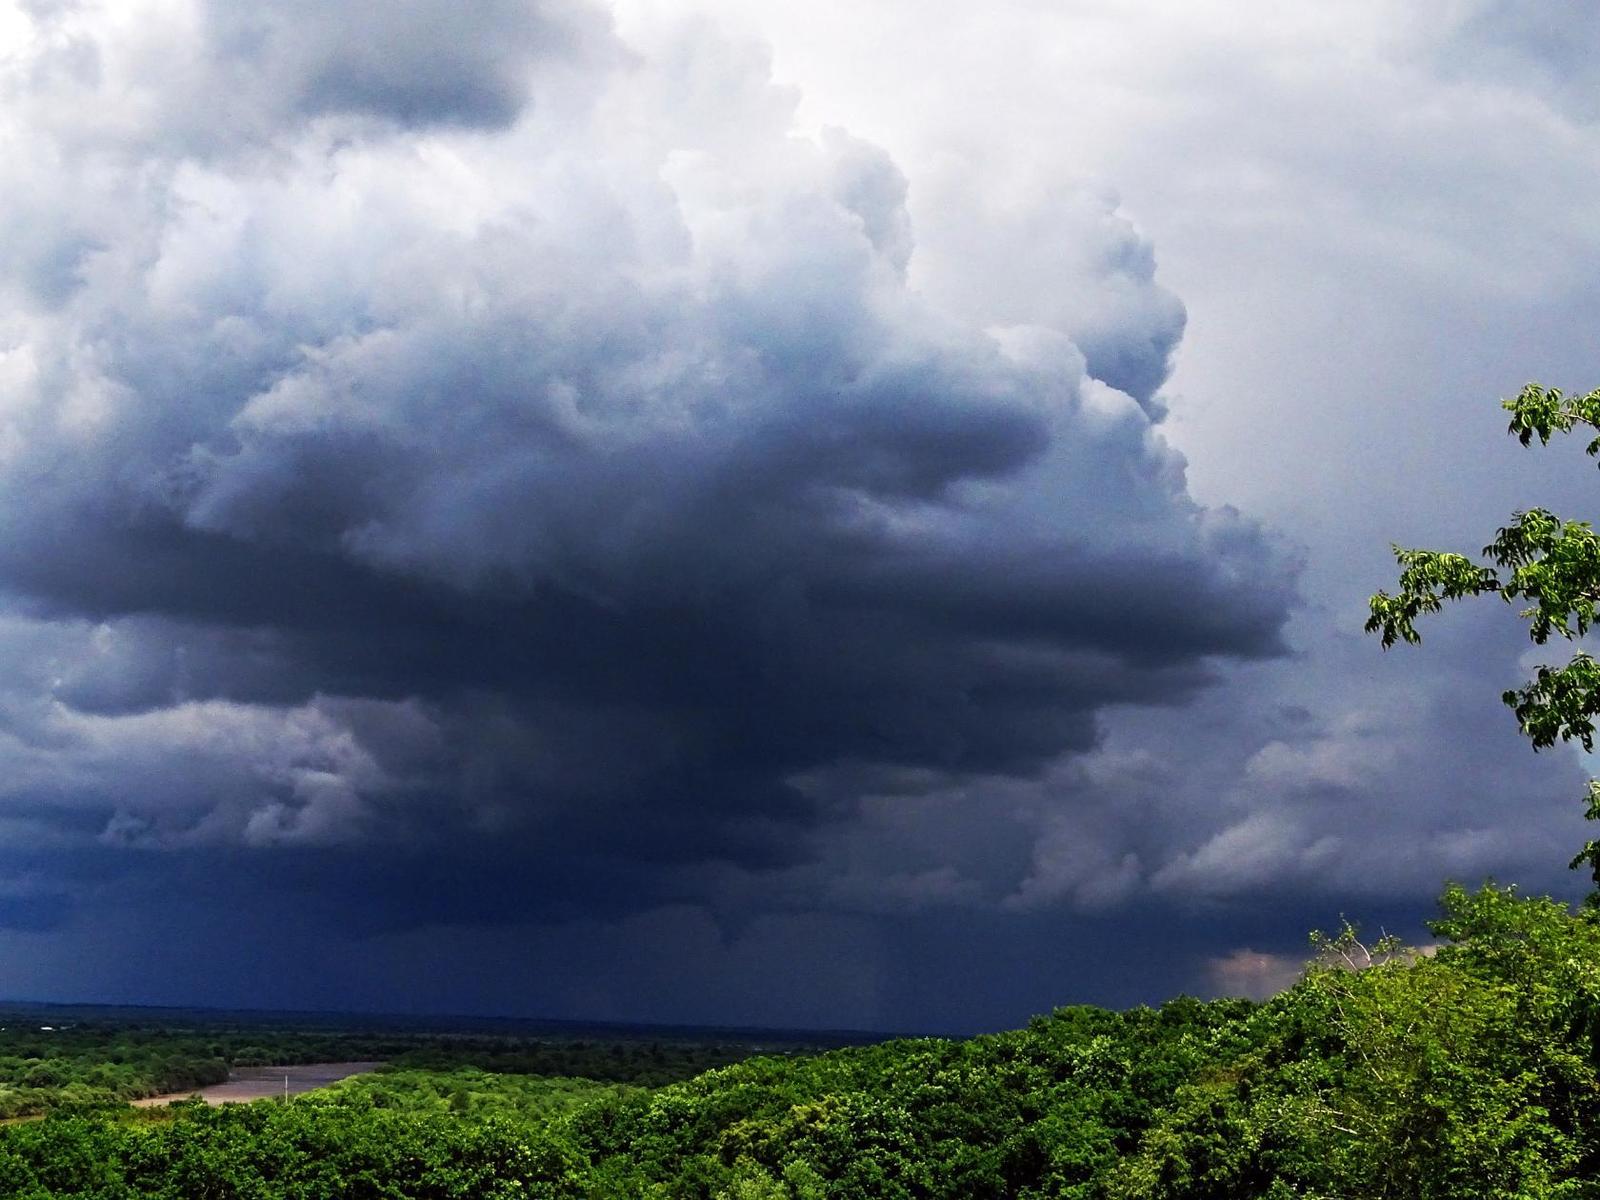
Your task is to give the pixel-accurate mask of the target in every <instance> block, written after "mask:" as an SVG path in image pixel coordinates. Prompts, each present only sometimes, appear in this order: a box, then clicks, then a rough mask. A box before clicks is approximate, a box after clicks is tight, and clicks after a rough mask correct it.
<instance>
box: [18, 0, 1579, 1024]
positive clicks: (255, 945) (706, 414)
mask: <svg viewBox="0 0 1600 1200" xmlns="http://www.w3.org/2000/svg"><path fill="white" fill-rule="evenodd" d="M802 7H803V9H804V10H803V11H802ZM1419 14H1420V15H1419ZM1552 17H1553V19H1555V20H1557V22H1558V24H1560V26H1561V27H1562V28H1563V29H1566V30H1568V31H1569V34H1570V36H1566V37H1562V38H1555V39H1552V38H1551V37H1549V36H1548V30H1547V29H1546V28H1545V27H1544V26H1542V25H1541V26H1537V27H1536V26H1531V25H1529V24H1528V23H1527V22H1526V21H1525V20H1524V19H1523V18H1522V17H1521V16H1520V15H1519V11H1517V10H1513V9H1512V8H1511V6H1506V5H1499V4H1492V3H1471V4H1466V5H1460V4H1456V5H1445V4H1440V5H1438V6H1437V9H1436V10H1435V9H1434V8H1429V9H1428V11H1427V12H1426V13H1422V12H1421V10H1419V9H1417V8H1416V7H1415V6H1409V5H1401V4H1399V3H1394V4H1388V3H1380V4H1376V5H1373V6H1369V7H1367V8H1366V9H1363V10H1362V11H1360V12H1356V11H1354V10H1350V11H1347V12H1341V13H1315V14H1313V13H1311V12H1309V11H1308V12H1305V13H1285V12H1282V11H1280V10H1279V8H1278V6H1273V5H1268V4H1265V3H1264V2H1263V3H1261V4H1250V5H1246V6H1244V8H1242V9H1241V8H1240V7H1239V6H1237V5H1222V4H1217V5H1212V4H1183V5H1180V4H1176V3H1168V2H1165V0H1147V2H1143V3H1139V4H1134V5H1129V6H1126V7H1125V8H1124V9H1121V10H1119V11H1118V12H1117V13H1115V14H1112V13H1107V12H1103V11H1101V10H1100V9H1099V8H1098V6H1095V5H1090V4H1084V5H1077V4H1067V5H1062V6H1055V7H1051V8H1050V9H1049V10H1048V11H1044V10H1041V9H1039V8H1038V7H1036V6H1032V5H1030V4H1027V3H1025V2H1024V0H1016V3H1014V4H1011V3H1007V4H1002V5H1000V6H999V7H998V8H997V9H996V10H995V11H993V12H990V13H987V14H984V15H983V17H982V19H980V17H979V15H978V14H976V13H974V14H965V15H960V16H958V17H953V18H952V19H951V20H950V21H947V22H938V23H935V22H931V21H929V20H928V19H927V17H926V15H925V14H922V13H921V10H920V9H919V8H918V7H917V6H913V5H910V4H904V5H902V4H899V3H898V0H896V2H894V3H888V4H885V5H883V6H881V7H875V8H874V9H873V10H872V12H871V13H867V14H862V13H853V12H852V11H851V6H848V5H843V4H840V5H833V4H832V3H823V4H820V5H813V6H792V5H788V4H786V3H777V2H774V3H772V4H767V5H758V6H753V7H752V6H744V5H733V4H731V3H730V4H723V3H722V2H721V0H702V2H697V3H680V4H669V3H665V2H664V0H661V2H657V0H626V2H619V3H617V4H616V5H615V6H612V7H607V6H605V5H602V4H598V3H584V2H569V0H560V2H551V3H533V2H530V0H493V2H490V3H484V4H478V5H474V6H472V7H471V8H470V9H467V10H463V9H460V8H459V7H458V6H455V5H449V4H445V3H443V2H442V0H404V2H401V3H370V2H367V0H360V2H355V0H352V2H350V3H343V4H337V5H327V4H314V3H307V2H303V0H277V2H274V3H267V4H262V5H256V6H250V7H249V8H248V9H246V8H242V7H240V6H237V5H230V4H224V3H220V2H217V0H139V2H138V3H136V4H117V5H112V4H97V3H92V2H90V0H83V2H81V3H80V2H74V0H61V2H55V3H52V2H46V0H12V2H11V3H8V4H0V137H3V138H4V140H5V145H6V148H7V153H6V155H5V156H4V162H5V164H6V165H5V167H4V168H3V169H4V170H5V171H6V173H7V176H8V178H7V179H6V180H5V183H4V186H3V187H0V245H4V246H5V247H6V248H7V251H8V252H7V254H6V255H5V256H3V257H0V293H3V296H4V303H3V305H0V597H3V606H0V658H3V661H4V665H5V669H4V670H3V671H0V967H3V968H4V969H3V971H0V992H3V993H8V994H11V995H15V996H27V997H32V998H38V999H50V1000H64V1001H66V1000H86V1001H105V1002H126V1003H158V1004H159V1003H170V1004H180V1005H182V1004H201V1005H216V1006H225V1007H235V1006H238V1007H277V1008H293V1009H341V1010H371V1011H388V1012H417V1013H425V1012H463V1013H485V1014H503V1015H529V1016H545V1017H555V1018H571V1019H579V1020H584V1019H589V1020H618V1021H662V1022H675V1023H686V1024H748V1025H757V1026H766V1027H805V1026H814V1027H832V1028H866V1029H874V1028H875V1029H889V1030H898V1031H912V1030H930V1031H944V1030H949V1031H969V1030H978V1029H988V1028H998V1027H1002V1026H1005V1025H1012V1024H1016V1023H1019V1022H1021V1021H1024V1020H1025V1019H1026V1018H1027V1016H1028V1015H1029V1014H1030V1013H1033V1012H1037V1011H1041V1010H1046V1009H1049V1008H1050V1007H1052V1006H1054V1005H1057V1004H1064V1003H1073V1002H1080V1001H1091V1002H1099V1003H1110V1004H1130V1003H1137V1002H1149V1001H1155V1000H1159V999H1161V998H1163V997H1165V996H1168V995H1172V994H1175V993H1177V992H1180V991H1189V992H1198V993H1201V994H1208V995H1209V994H1224V993H1245V994H1260V993H1262V992H1264V991H1266V990H1270V989H1271V988H1273V987H1275V986H1279V985H1281V983H1282V982H1283V981H1284V980H1286V979H1288V978H1291V977H1292V975H1293V972H1294V970H1295V967H1296V964H1297V963H1298V962H1299V961H1300V960H1301V958H1303V955H1304V949H1303V948H1304V946H1305V938H1306V934H1307V932H1308V931H1309V930H1310V929H1312V928H1316V927H1319V926H1328V925H1330V924H1333V923H1335V922H1337V920H1338V919H1339V918H1340V916H1341V915H1342V914H1343V915H1349V916H1351V917H1353V918H1356V919H1360V920H1362V921H1364V922H1365V923H1367V924H1368V925H1369V926H1376V925H1381V926H1384V927H1387V928H1391V929H1398V930H1401V931H1403V932H1404V933H1406V934H1407V935H1408V936H1416V937H1422V936H1425V934H1424V932H1423V930H1422V926H1421V922H1422V920H1423V919H1424V918H1425V917H1426V916H1427V915H1428V913H1429V912H1430V910H1431V902H1432V897H1433V896H1434V895H1436V894H1437V892H1438V890H1439V887H1440V885H1441V883H1442V882H1443V881H1444V880H1445V879H1446V878H1460V879H1464V880H1466V881H1468V882H1476V881H1477V880H1480V879H1482V878H1484V877H1487V876H1494V877H1497V878H1501V879H1505V880H1509V881H1516V882H1519V883H1521V884H1523V885H1525V886H1528V887H1531V888H1535V889H1538V890H1547V889H1555V890H1557V891H1560V892H1561V893H1562V894H1569V895H1570V894H1575V892H1576V887H1577V881H1576V880H1575V879H1573V878H1572V877H1571V876H1570V875H1569V874H1568V873H1567V872H1566V871H1565V870H1564V864H1565V862H1566V861H1567V859H1568V858H1569V857H1570V856H1571V853H1572V852H1573V851H1574V850H1575V849H1576V847H1577V846H1578V845H1579V844H1581V842H1582V840H1583V835H1584V834H1583V830H1582V828H1581V826H1582V822H1581V820H1580V819H1579V814H1580V805H1579V801H1578V796H1579V794H1580V793H1581V784H1582V779H1583V774H1584V763H1583V762H1582V761H1581V760H1580V759H1579V757H1578V756H1576V755H1574V754H1573V753H1571V752H1570V751H1567V750H1560V751H1556V752H1551V753H1547V754H1545V755H1541V756H1535V755H1533V754H1531V753H1530V752H1529V751H1528V750H1527V748H1526V747H1525V746H1524V745H1523V744H1522V743H1521V742H1520V741H1519V740H1518V738H1517V736H1516V732H1515V729H1514V726H1513V724H1512V722H1511V720H1510V717H1509V715H1508V714H1506V713H1505V712H1504V711H1503V710H1502V709H1501V708H1500V707H1499V705H1498V704H1497V701H1496V697H1497V696H1498V694H1499V692H1500V691H1501V690H1502V689H1503V688H1504V687H1506V686H1509V685H1510V684H1512V683H1514V682H1515V681H1516V679H1517V678H1518V677H1519V674H1520V673H1521V672H1524V671H1526V670H1527V669H1528V668H1529V666H1530V664H1531V663H1532V662H1533V661H1535V659H1533V658H1530V657H1529V655H1528V653H1527V647H1526V645H1525V642H1523V641H1519V635H1518V631H1517V629H1516V627H1515V622H1514V619H1512V616H1511V614H1509V613H1507V612H1505V611H1502V610H1500V609H1499V608H1498V606H1487V607H1485V608H1483V609H1482V610H1480V611H1472V612H1462V613H1459V614H1453V615H1452V616H1451V617H1450V618H1448V619H1446V620H1444V621H1442V622H1440V623H1439V625H1438V628H1437V630H1436V633H1435V636H1431V637H1429V638H1428V640H1427V642H1426V644H1425V645H1424V646H1423V647H1422V649H1421V650H1417V651H1406V652H1403V653H1401V652H1394V653H1390V654H1388V655H1384V654H1381V653H1380V652H1379V650H1378V648H1377V646H1376V644H1374V643H1372V642H1371V641H1370V639H1365V638H1363V637H1362V636H1361V635H1360V632H1359V629H1360V621H1361V616H1362V612H1361V609H1362V601H1363V598H1364V596H1365V594H1366V593H1367V592H1369V591H1370V590H1372V589H1373V588H1374V587H1377V586H1381V585H1383V584H1385V583H1386V582H1388V581H1389V579H1390V578H1391V576H1392V571H1391V569H1390V567H1389V565H1388V563H1387V550H1386V546H1387V543H1388V542H1389V541H1390V540H1400V541H1406V542H1421V543H1438V544H1442V545H1464V546H1466V547H1468V548H1471V547H1474V546H1476V545H1479V544H1481V543H1482V542H1483V541H1484V540H1486V539H1487V536H1488V534H1489V532H1491V531H1492V529H1493V527H1494V524H1495V523H1496V522H1497V521H1498V520H1500V519H1502V518H1503V517H1504V516H1505V515H1506V514H1508V513H1509V512H1510V511H1511V509H1512V508H1514V507H1518V506H1525V505H1527V504H1530V503H1534V502H1541V503H1549V504H1552V505H1554V506H1556V507H1557V508H1559V509H1562V510H1563V511H1567V512H1570V513H1572V514H1573V515H1582V513H1583V511H1584V506H1585V505H1587V504H1589V503H1592V500H1593V497H1594V489H1595V487H1596V485H1597V483H1600V480H1597V479H1596V477H1595V472H1594V468H1593V466H1592V465H1591V464H1588V463H1585V462H1584V461H1583V460H1582V458H1581V455H1579V454H1578V453H1577V452H1576V449H1575V448H1572V447H1568V448H1564V449H1562V448H1557V449H1552V450H1549V451H1546V452H1544V454H1543V455H1542V456H1540V455H1533V454H1531V453H1529V452H1526V451H1521V450H1520V449H1518V448H1517V447H1516V446H1515V445H1514V444H1512V443H1510V442H1508V441H1507V440H1506V439H1504V438H1503V436H1502V433H1501V430H1502V427H1503V421H1502V419H1501V414H1500V413H1499V411H1498V409H1497V407H1496V405H1495V400H1496V398H1497V397H1498V396H1499V395H1502V394H1505V393H1506V392H1507V391H1509V390H1513V389H1514V388H1515V387H1516V386H1518V385H1519V384H1520V383H1521V382H1522V381H1523V380H1524V379H1525V378H1531V377H1540V378H1544V379H1545V380H1546V381H1547V382H1551V383H1559V384H1563V385H1566V386H1572V387H1586V386H1592V385H1593V384H1594V383H1596V382H1600V378H1597V375H1600V372H1597V371H1596V367H1597V366H1600V364H1597V363H1596V362H1595V358H1596V355H1595V353H1594V349H1593V338H1592V334H1591V333H1590V332H1589V330H1588V328H1587V325H1588V318H1589V314H1591V313H1592V312H1593V311H1594V307H1593V304H1592V300H1593V298H1594V297H1593V292H1594V289H1595V278H1596V275H1595V271H1594V269H1593V268H1594V267H1595V266H1596V264H1597V263H1600V220H1597V219H1596V218H1595V217H1594V215H1593V214H1592V213H1591V212H1590V211H1589V206H1588V205H1587V204H1586V203H1585V202H1584V197H1585V196H1586V195H1588V194H1589V191H1590V189H1591V188H1592V186H1593V184H1594V183H1595V182H1596V178H1595V176H1596V173H1597V171H1600V136H1597V133H1596V128H1595V124H1594V120H1595V114H1594V113H1593V112H1592V111H1591V110H1590V107H1589V106H1588V104H1587V100H1586V96H1587V91H1586V90H1585V89H1583V88H1581V87H1577V86H1576V85H1575V83H1574V79H1575V77H1574V74H1573V71H1574V70H1576V69H1577V68H1576V66H1575V63H1576V62H1577V60H1581V59H1582V58H1583V51H1582V48H1583V47H1584V46H1586V45H1592V44H1593V43H1594V42H1595V41H1596V40H1597V32H1596V30H1595V29H1594V28H1592V25H1593V22H1594V18H1592V17H1591V16H1590V15H1589V14H1587V13H1586V12H1585V11H1583V10H1582V7H1581V6H1568V7H1561V8H1560V10H1559V12H1556V11H1555V10H1552ZM1424 18H1426V19H1424ZM1568 56H1570V57H1571V58H1572V59H1573V60H1574V61H1573V62H1568V61H1566V58H1567V57H1568ZM953 79H962V80H967V81H969V83H970V86H966V87H963V88H953V87H950V86H948V81H949V80H953ZM1535 170H1536V171H1537V173H1538V179H1539V186H1536V187H1535V186H1530V184H1529V177H1530V172H1533V171H1535ZM1567 451H1571V452H1570V453H1569V452H1567Z"/></svg>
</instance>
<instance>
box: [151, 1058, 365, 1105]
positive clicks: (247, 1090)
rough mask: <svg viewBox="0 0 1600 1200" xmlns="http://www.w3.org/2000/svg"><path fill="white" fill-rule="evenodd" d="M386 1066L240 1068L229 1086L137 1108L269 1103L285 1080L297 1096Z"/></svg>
mask: <svg viewBox="0 0 1600 1200" xmlns="http://www.w3.org/2000/svg"><path fill="white" fill-rule="evenodd" d="M381 1066H383V1064H382V1063H378V1062H325V1063H299V1064H298V1065H295V1066H284V1067H240V1068H239V1069H238V1070H235V1071H230V1072H229V1073H228V1082H227V1083H217V1084H213V1085H212V1086H210V1087H206V1088H199V1089H198V1090H196V1091H192V1092H173V1093H171V1094H169V1095H165V1096H150V1097H148V1098H147V1099H144V1100H135V1101H134V1102H133V1103H134V1105H135V1106H136V1107H138V1108H149V1107H150V1106H151V1105H153V1104H170V1103H172V1102H173V1101H174V1100H187V1099H188V1098H189V1097H190V1096H199V1097H200V1098H201V1099H202V1100H204V1101H205V1102H206V1103H207V1104H228V1103H233V1102H243V1101H248V1100H266V1099H269V1098H271V1097H273V1096H282V1095H283V1094H284V1079H285V1078H287V1079H288V1081H289V1089H288V1094H289V1095H291V1096H298V1095H299V1094H300V1093H301V1092H309V1091H312V1090H313V1089H315V1088H320V1087H327V1086H328V1085H329V1084H330V1083H338V1082H339V1080H341V1079H348V1078H349V1077H350V1076H352V1075H364V1074H366V1073H367V1072H368V1071H375V1070H377V1069H378V1068H379V1067H381Z"/></svg>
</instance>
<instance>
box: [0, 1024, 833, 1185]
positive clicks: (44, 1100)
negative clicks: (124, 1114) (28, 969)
mask: <svg viewBox="0 0 1600 1200" xmlns="http://www.w3.org/2000/svg"><path fill="white" fill-rule="evenodd" d="M40 1011H44V1012H45V1013H46V1014H48V1016H47V1017H46V1018H42V1017H41V1015H40ZM59 1021H61V1017H60V1016H58V1015H55V1014H53V1013H51V1012H50V1010H35V1011H27V1010H13V1011H9V1012H4V1013H0V1119H10V1118H16V1117H22V1116H31V1115H36V1114H39V1113H43V1112H47V1111H50V1110H53V1109H62V1108H65V1109H71V1110H77V1111H82V1110H84V1109H86V1108H93V1107H96V1106H105V1105H121V1104H124V1103H126V1102H127V1101H129V1100H138V1099H143V1098H145V1097H147V1096H158V1095H165V1094H170V1093H181V1092H187V1091H190V1090H194V1089H198V1088H203V1087H205V1086H207V1085H209V1084H215V1083H221V1082H223V1081H224V1080H225V1079H227V1078H228V1071H229V1069H230V1068H231V1067H253V1066H265V1065H269V1064H288V1063H314V1062H329V1061H339V1060H372V1061H384V1062H388V1063H390V1064H392V1065H394V1066H396V1067H410V1068H417V1069H428V1070H433V1071H441V1070H443V1071H448V1070H453V1069H456V1068H459V1067H463V1066H471V1067H478V1068H481V1069H485V1070H491V1071H497V1072H514V1073H517V1074H522V1075H537V1076H565V1077H575V1078H583V1079H588V1080H600V1081H604V1082H610V1083H627V1084H638V1085H645V1086H660V1085H662V1084H666V1083H670V1082H672V1081H674V1080H678V1079H685V1078H688V1077H689V1076H691V1075H695V1074H698V1073H699V1072H701V1071H704V1070H706V1069H708V1068H710V1067H716V1066H721V1065H723V1064H726V1063H730V1062H736V1061H738V1060H739V1059H741V1058H747V1057H749V1056H750V1055H751V1054H752V1053H754V1052H755V1050H756V1047H755V1046H753V1045H752V1044H750V1043H749V1042H748V1041H728V1040H715V1041H700V1040H693V1039H687V1038H677V1039H663V1038H642V1037H626V1038H624V1037H612V1038H573V1037H528V1036H515V1035H489V1034H466V1035H462V1034H455V1035H449V1036H444V1035H441V1034H438V1033H433V1032H406V1031H372V1030H364V1029H349V1028H344V1029H340V1028H296V1027H288V1028H284V1027H277V1028H273V1027H262V1026H259V1025H257V1026H251V1025H235V1024H225V1023H219V1022H215V1021H213V1022H212V1023H211V1024H201V1025H198V1026H196V1025H187V1024H186V1025H179V1026H171V1025H165V1024H160V1023H155V1022H154V1021H147V1022H145V1023H140V1024H133V1023H129V1022H127V1021H113V1020H106V1019H103V1018H102V1019H98V1020H89V1021H74V1022H70V1023H63V1024H53V1023H51V1022H59ZM785 1048H787V1049H791V1050H793V1049H802V1048H807V1047H803V1046H798V1045H797V1046H790V1047H785ZM3 1195H4V1193H3V1192H0V1196H3Z"/></svg>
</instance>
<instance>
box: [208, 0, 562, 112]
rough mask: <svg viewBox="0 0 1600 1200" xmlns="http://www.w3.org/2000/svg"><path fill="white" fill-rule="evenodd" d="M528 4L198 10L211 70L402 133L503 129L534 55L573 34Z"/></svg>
mask: <svg viewBox="0 0 1600 1200" xmlns="http://www.w3.org/2000/svg"><path fill="white" fill-rule="evenodd" d="M548 7H549V6H547V5H543V4H537V3H535V2H534V0H487V2H480V3H475V4H471V5H466V6H463V5H460V4H452V3H447V2H445V0H398V2H397V0H355V2H351V3H341V4H323V3H317V2H316V0H279V2H278V3H274V4H268V5H238V4H231V3H227V2H226V0H210V2H208V3H207V4H206V5H205V16H204V19H205V22H206V25H207V32H208V34H209V49H210V51H211V55H212V57H213V61H214V62H216V63H217V64H218V66H219V68H220V69H221V70H223V71H224V72H225V73H226V74H227V75H229V76H231V77H234V78H236V79H241V80H242V81H244V82H245V83H246V86H250V85H254V86H255V87H258V88H259V89H260V90H261V92H262V93H263V94H264V95H268V96H271V97H273V98H274V99H275V100H276V101H278V102H280V103H286V104H287V105H289V106H290V107H291V108H293V109H297V110H299V111H301V112H303V113H305V114H307V115H310V116H319V115H324V114H328V113H358V114H366V115H370V116H376V117H382V118H386V119H388V120H392V121H396V122H398V123H400V124H402V125H408V126H423V125H431V124H450V125H467V126H486V127H490V128H498V127H503V126H505V125H508V124H510V123H511V122H512V121H514V120H515V119H516V117H517V114H518V113H520V112H521V111H522V106H523V105H524V104H525V103H526V102H527V99H528V79H527V74H528V71H529V68H530V64H531V63H532V62H533V61H534V60H535V59H536V57H538V56H539V55H540V54H541V53H542V52H547V51H549V50H564V49H568V48H570V43H571V42H572V40H573V36H574V35H573V33H572V31H570V30H568V29H563V28H562V26H561V24H560V23H559V22H558V21H551V20H549V19H548V18H547V15H546V13H547V9H548Z"/></svg>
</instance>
